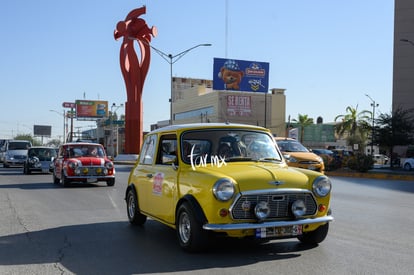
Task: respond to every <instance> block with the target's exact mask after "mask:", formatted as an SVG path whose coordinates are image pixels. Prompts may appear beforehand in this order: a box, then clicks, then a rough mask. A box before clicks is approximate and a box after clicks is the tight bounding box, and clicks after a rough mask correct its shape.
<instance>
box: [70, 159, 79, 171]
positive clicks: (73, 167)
mask: <svg viewBox="0 0 414 275" xmlns="http://www.w3.org/2000/svg"><path fill="white" fill-rule="evenodd" d="M68 167H69V168H70V169H72V170H75V169H76V167H78V163H77V162H74V161H71V162H69V163H68Z"/></svg>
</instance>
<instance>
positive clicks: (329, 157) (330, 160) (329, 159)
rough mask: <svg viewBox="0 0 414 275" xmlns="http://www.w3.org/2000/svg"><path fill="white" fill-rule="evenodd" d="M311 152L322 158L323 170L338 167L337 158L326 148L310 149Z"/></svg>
mask: <svg viewBox="0 0 414 275" xmlns="http://www.w3.org/2000/svg"><path fill="white" fill-rule="evenodd" d="M311 152H312V153H315V154H316V155H318V156H320V157H321V158H322V159H323V163H324V166H325V170H327V171H328V170H333V169H336V168H339V167H340V166H341V165H340V163H338V161H337V158H335V154H334V152H332V151H331V150H328V149H323V148H322V149H319V148H317V149H312V150H311Z"/></svg>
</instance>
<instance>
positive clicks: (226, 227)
mask: <svg viewBox="0 0 414 275" xmlns="http://www.w3.org/2000/svg"><path fill="white" fill-rule="evenodd" d="M333 220H334V218H333V217H332V216H324V217H319V218H314V219H303V220H293V221H271V222H263V223H232V224H209V223H207V224H205V225H203V229H205V230H213V231H228V230H244V229H257V228H266V227H281V226H291V225H305V224H313V223H326V222H331V221H333Z"/></svg>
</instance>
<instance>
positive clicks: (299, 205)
mask: <svg viewBox="0 0 414 275" xmlns="http://www.w3.org/2000/svg"><path fill="white" fill-rule="evenodd" d="M290 209H291V210H292V213H293V215H295V217H296V218H301V217H302V216H303V215H305V213H306V205H305V202H304V201H303V200H296V201H294V202H293V203H292V205H291V207H290Z"/></svg>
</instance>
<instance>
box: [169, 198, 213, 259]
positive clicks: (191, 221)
mask: <svg viewBox="0 0 414 275" xmlns="http://www.w3.org/2000/svg"><path fill="white" fill-rule="evenodd" d="M176 228H177V236H178V241H179V243H180V246H181V248H182V249H184V250H185V251H188V252H198V251H201V250H203V249H205V248H206V247H207V244H208V232H207V231H206V230H204V229H203V227H202V224H201V223H200V222H199V221H197V219H196V217H195V215H194V210H193V208H192V207H191V205H190V204H189V203H187V202H185V203H183V204H182V205H181V206H180V207H179V208H178V211H177V219H176Z"/></svg>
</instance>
